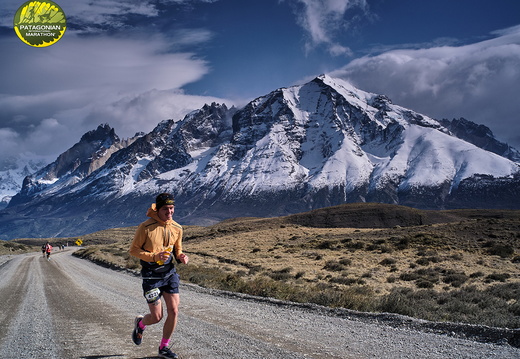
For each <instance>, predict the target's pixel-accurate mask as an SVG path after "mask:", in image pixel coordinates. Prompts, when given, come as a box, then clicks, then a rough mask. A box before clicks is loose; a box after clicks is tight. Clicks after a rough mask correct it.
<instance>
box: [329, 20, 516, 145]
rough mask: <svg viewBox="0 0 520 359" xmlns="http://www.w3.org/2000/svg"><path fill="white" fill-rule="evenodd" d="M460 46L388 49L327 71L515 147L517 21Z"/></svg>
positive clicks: (413, 107)
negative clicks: (479, 127) (487, 131)
mask: <svg viewBox="0 0 520 359" xmlns="http://www.w3.org/2000/svg"><path fill="white" fill-rule="evenodd" d="M494 35H495V36H496V37H494V38H492V39H489V40H486V41H482V42H478V43H474V44H469V45H464V46H458V47H455V46H440V47H431V48H426V49H416V50H410V49H408V50H392V51H388V52H385V53H382V54H379V55H375V56H366V57H363V58H359V59H356V60H353V61H352V62H350V63H349V64H348V65H346V66H345V67H343V68H341V69H339V70H337V71H334V72H332V73H331V75H332V76H337V77H342V78H344V79H346V80H348V81H350V82H351V83H352V84H354V85H355V86H357V87H359V88H361V89H364V90H367V91H371V92H375V93H380V94H385V95H388V96H389V97H390V98H391V99H392V100H393V102H394V103H396V104H399V105H402V106H405V107H409V108H411V109H414V110H416V111H418V112H421V113H423V114H425V115H428V116H431V117H434V118H439V119H440V118H448V119H452V118H459V117H464V118H466V119H468V120H471V121H473V122H476V123H479V124H484V125H486V126H488V127H489V128H491V130H492V131H493V132H494V133H495V135H496V136H497V137H498V138H499V139H500V140H502V141H505V142H508V143H509V144H511V145H513V146H514V147H516V148H520V127H519V123H520V121H519V120H520V119H519V117H520V114H519V106H518V93H520V26H517V27H513V28H509V29H506V30H502V31H499V32H495V33H494Z"/></svg>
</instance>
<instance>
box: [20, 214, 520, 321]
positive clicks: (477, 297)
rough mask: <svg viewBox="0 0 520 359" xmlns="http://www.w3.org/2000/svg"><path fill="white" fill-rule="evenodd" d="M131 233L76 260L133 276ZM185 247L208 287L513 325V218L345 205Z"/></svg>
mask: <svg viewBox="0 0 520 359" xmlns="http://www.w3.org/2000/svg"><path fill="white" fill-rule="evenodd" d="M342 224H343V226H342ZM134 230H135V227H132V228H122V229H117V230H108V231H104V232H98V233H94V234H91V235H89V236H84V237H82V239H83V241H84V243H85V245H86V247H85V248H84V249H83V250H81V251H78V255H79V256H84V257H89V258H91V259H94V260H97V261H101V262H103V263H105V264H108V263H112V264H114V265H115V266H119V267H127V268H131V269H134V270H136V269H138V262H137V261H136V260H135V259H134V258H131V257H129V256H128V253H127V250H128V245H129V243H130V241H131V239H132V237H133V232H134ZM34 241H35V240H28V239H26V240H17V242H22V243H29V242H30V243H31V244H37V243H36V242H34ZM101 242H105V243H106V244H105V245H100V244H96V245H90V244H91V243H92V244H93V243H101ZM184 247H185V251H186V252H187V253H188V254H189V255H190V258H191V262H190V265H188V266H181V267H180V268H179V270H180V272H181V275H182V278H183V279H184V280H186V281H191V282H193V283H197V284H200V285H203V286H206V287H212V288H218V289H225V290H231V291H241V292H246V293H249V294H254V295H262V296H272V297H278V298H280V299H284V300H292V301H302V302H315V303H318V304H323V305H329V306H339V307H346V308H350V309H355V310H360V311H377V312H381V311H382V312H395V313H400V314H405V315H409V316H413V317H417V318H423V319H428V320H440V321H446V320H447V321H455V322H466V323H476V324H486V325H490V326H499V327H513V328H518V327H520V303H519V302H518V298H520V211H507V210H493V211H491V210H450V211H422V210H416V209H411V208H408V207H402V206H395V205H381V204H346V205H341V206H335V207H329V208H324V209H320V210H315V211H312V212H307V213H301V214H296V215H290V216H285V217H277V218H269V219H266V218H235V219H230V220H226V221H222V222H220V223H218V224H216V225H213V226H209V227H198V226H187V227H185V239H184Z"/></svg>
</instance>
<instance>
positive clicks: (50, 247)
mask: <svg viewBox="0 0 520 359" xmlns="http://www.w3.org/2000/svg"><path fill="white" fill-rule="evenodd" d="M51 251H52V246H51V244H50V243H49V242H47V243H45V254H47V260H48V261H50V260H51Z"/></svg>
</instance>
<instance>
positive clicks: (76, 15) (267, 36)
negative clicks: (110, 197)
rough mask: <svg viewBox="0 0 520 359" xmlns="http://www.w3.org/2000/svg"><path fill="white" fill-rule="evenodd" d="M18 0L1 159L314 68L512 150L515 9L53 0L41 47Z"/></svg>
mask: <svg viewBox="0 0 520 359" xmlns="http://www.w3.org/2000/svg"><path fill="white" fill-rule="evenodd" d="M23 2H24V1H18V0H4V1H2V3H1V4H0V9H1V11H0V46H1V47H2V66H1V70H0V71H1V72H0V75H1V78H2V80H3V81H2V82H1V84H0V157H1V156H4V157H6V156H10V155H19V154H20V153H22V154H24V155H26V156H29V157H30V156H43V157H46V158H49V159H50V160H54V159H55V158H56V157H57V155H59V154H60V153H61V152H63V151H64V150H66V149H68V148H69V147H70V146H72V145H73V144H74V143H75V142H77V141H78V140H79V138H80V137H81V135H82V134H83V133H85V132H86V131H89V130H92V129H94V128H96V127H97V126H98V125H99V124H101V123H109V124H110V125H111V126H112V127H114V128H115V130H116V133H117V134H118V135H119V136H121V137H128V136H131V135H133V134H134V133H136V132H139V131H144V132H147V131H150V130H151V129H152V128H153V127H155V125H157V123H158V122H160V121H161V120H164V119H167V118H174V119H178V118H182V117H183V116H184V114H186V113H187V112H188V111H191V110H193V109H196V108H199V107H201V106H202V105H203V104H204V103H206V102H212V101H217V102H226V103H228V104H230V105H231V104H237V105H241V104H244V103H245V102H246V101H249V100H251V99H253V98H255V97H258V96H261V95H264V94H267V93H268V92H270V91H273V90H275V89H277V88H279V87H287V86H291V85H293V84H300V83H303V82H305V81H308V80H310V79H312V78H313V77H315V76H317V75H320V74H322V73H329V74H330V75H331V76H336V77H341V78H344V79H346V80H348V81H350V82H351V83H352V84H354V85H355V86H357V87H359V88H361V89H363V90H366V91H372V92H376V93H383V94H386V95H387V96H389V97H390V98H391V99H392V100H393V102H394V103H396V104H400V105H403V106H405V107H409V108H411V109H413V110H415V111H418V112H421V113H423V114H425V115H428V116H431V117H434V118H442V117H445V118H458V117H465V118H467V119H469V120H472V121H475V122H477V123H481V124H485V125H487V126H489V127H490V128H491V129H492V130H493V131H494V132H495V134H496V135H497V137H499V139H501V140H502V141H507V142H509V143H511V144H513V145H515V146H516V147H517V148H520V118H519V115H518V113H520V105H519V104H518V101H517V94H518V93H519V92H520V1H518V0H436V1H422V0H160V1H151V0H126V1H122V0H103V1H100V0H91V1H81V0H78V1H70V0H67V1H59V0H58V1H56V2H57V3H58V4H59V5H60V6H61V7H62V8H63V10H64V12H65V14H66V16H67V20H68V29H67V32H66V33H65V35H64V37H63V38H62V39H61V40H60V41H59V42H57V43H56V44H54V45H52V46H49V47H46V48H33V47H30V46H28V45H26V44H24V43H22V42H21V41H20V40H19V39H18V38H17V37H16V35H15V33H14V31H13V17H14V13H15V12H16V10H17V9H18V7H19V6H20V5H21V4H22V3H23ZM1 160H2V158H0V161H1Z"/></svg>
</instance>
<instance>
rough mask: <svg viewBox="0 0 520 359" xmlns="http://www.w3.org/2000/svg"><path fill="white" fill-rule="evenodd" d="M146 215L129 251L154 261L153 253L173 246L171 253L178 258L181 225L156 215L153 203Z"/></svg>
mask: <svg viewBox="0 0 520 359" xmlns="http://www.w3.org/2000/svg"><path fill="white" fill-rule="evenodd" d="M146 215H147V216H148V217H150V219H148V220H146V221H144V222H143V223H141V224H140V225H139V227H138V228H137V230H136V232H135V235H134V240H133V241H132V244H131V245H130V250H129V253H130V254H131V255H132V256H134V257H137V258H139V259H141V260H143V261H145V262H155V261H156V260H155V254H156V253H159V252H163V251H164V250H165V248H166V247H168V246H173V251H172V253H173V255H174V258H175V259H178V258H179V256H180V255H181V253H182V227H181V225H180V224H178V223H177V222H175V221H174V220H168V221H166V222H164V221H162V220H161V219H160V218H159V216H158V215H157V211H156V209H155V203H153V204H152V206H151V207H150V208H149V209H148V211H147V212H146Z"/></svg>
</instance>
